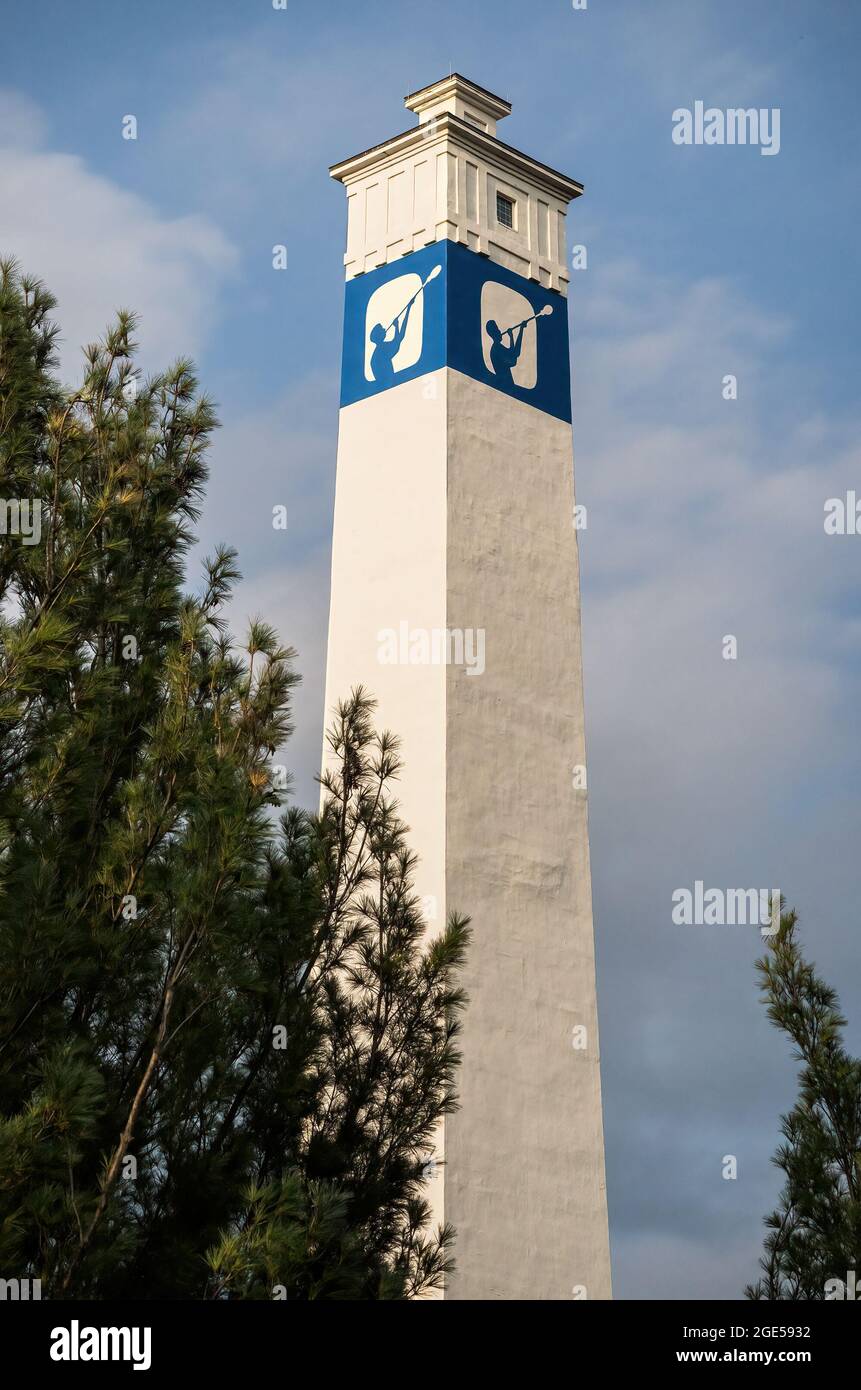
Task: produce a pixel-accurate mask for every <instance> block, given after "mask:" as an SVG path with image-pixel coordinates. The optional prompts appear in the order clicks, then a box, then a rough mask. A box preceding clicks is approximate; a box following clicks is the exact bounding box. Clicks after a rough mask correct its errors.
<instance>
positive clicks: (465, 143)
mask: <svg viewBox="0 0 861 1390" xmlns="http://www.w3.org/2000/svg"><path fill="white" fill-rule="evenodd" d="M446 138H451V139H452V140H453V141H455V142H456V143H457V144H458V145H459V146H461V147H462V148H466V149H471V150H473V151H474V152H475V153H476V154H479V155H481V156H483V158H484V159H486V160H488V161H490V162H492V163H494V164H497V165H499V166H500V167H501V168H503V169H506V170H509V171H513V172H516V173H519V174H521V175H522V176H524V177H526V178H528V179H530V180H531V181H532V183H533V184H535V186H536V187H538V188H543V189H544V190H545V191H546V192H547V193H550V194H552V195H553V196H554V197H556V198H559V199H561V200H562V201H563V202H566V203H567V202H570V201H571V200H572V199H573V198H579V197H580V194H581V193H582V192H583V185H582V183H578V182H577V180H576V179H572V178H569V177H568V175H567V174H561V173H559V171H558V170H556V169H551V168H549V166H548V165H546V164H541V163H539V161H538V160H537V159H532V158H531V156H530V155H527V154H523V153H522V152H521V151H520V150H515V149H513V148H512V146H511V145H506V144H504V143H503V141H501V140H497V139H496V138H495V136H492V135H487V134H486V133H485V132H484V131H483V130H478V129H477V128H476V127H475V126H473V125H470V123H469V122H468V121H463V120H461V119H460V117H459V116H455V115H454V114H453V113H452V112H450V111H443V112H441V113H440V114H439V115H437V116H434V117H433V118H432V120H430V121H426V122H424V123H423V124H420V125H417V126H413V127H412V128H411V129H410V130H405V131H404V132H403V134H401V135H395V136H393V137H392V138H391V139H390V140H385V141H383V143H382V144H381V145H374V146H372V148H371V149H369V150H363V151H362V153H361V154H355V155H352V156H351V158H349V159H344V160H341V161H340V162H339V163H338V164H333V165H332V166H331V168H330V169H329V173H330V175H331V176H332V178H333V179H337V180H338V182H339V183H343V184H350V183H352V182H353V181H354V180H355V179H357V178H360V177H361V176H362V175H363V174H367V173H368V172H369V171H370V170H371V169H373V168H375V167H378V168H383V167H385V165H387V164H389V163H392V162H394V161H395V160H397V159H402V158H403V156H404V155H405V154H409V153H410V151H411V150H413V149H416V148H420V147H421V146H422V145H427V146H428V147H429V148H430V147H432V146H434V145H436V144H438V143H440V142H444V141H445V139H446Z"/></svg>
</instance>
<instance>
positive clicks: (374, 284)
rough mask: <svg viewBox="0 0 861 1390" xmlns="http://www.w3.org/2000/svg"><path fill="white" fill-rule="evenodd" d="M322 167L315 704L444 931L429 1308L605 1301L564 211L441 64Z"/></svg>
mask: <svg viewBox="0 0 861 1390" xmlns="http://www.w3.org/2000/svg"><path fill="white" fill-rule="evenodd" d="M406 105H407V107H408V108H409V109H410V110H411V111H414V112H415V113H416V114H417V116H418V124H417V125H414V126H413V127H412V128H411V129H410V130H408V131H405V132H404V133H403V134H402V135H396V136H394V137H393V138H392V139H390V140H386V141H385V142H384V143H383V144H381V145H376V146H375V147H374V148H373V149H370V150H366V151H365V152H364V153H362V154H358V155H355V156H353V158H351V159H346V160H344V161H343V162H341V163H340V164H336V165H335V166H334V167H333V168H332V170H331V173H332V176H333V177H334V178H336V179H338V180H340V182H341V183H343V185H344V187H345V188H346V191H347V206H348V231H347V252H346V255H345V257H344V264H345V266H346V275H347V285H346V310H345V317H344V351H343V374H342V391H341V413H340V434H339V443H338V469H337V485H336V499H335V527H334V543H333V554H332V597H331V613H330V623H329V649H328V670H327V681H326V708H327V712H329V711H331V709H332V708H333V706H334V705H335V704H336V703H337V701H338V700H339V699H341V698H344V697H346V696H347V695H348V694H349V691H350V689H351V687H352V686H354V685H356V684H358V683H361V684H363V685H365V686H366V687H367V688H368V689H369V690H370V691H371V692H373V693H374V694H375V695H376V696H377V698H378V700H379V711H378V713H379V724H380V726H381V727H386V728H389V729H391V730H392V732H393V733H396V734H398V735H399V736H400V738H401V743H402V755H403V759H404V762H405V770H404V774H403V777H402V780H401V783H400V804H401V811H402V815H403V818H404V819H405V820H406V822H407V824H408V825H409V826H410V827H411V834H410V844H411V847H412V848H413V849H414V850H415V851H416V852H417V853H418V854H419V856H420V861H421V862H420V867H419V876H418V880H417V883H416V889H417V891H418V892H419V893H420V894H421V895H422V896H423V897H424V898H426V900H427V908H428V915H429V916H430V918H431V922H432V925H433V923H434V921H435V922H436V924H437V925H440V924H441V923H442V922H443V921H444V920H445V915H446V913H447V911H449V910H451V909H457V910H459V911H461V912H464V913H467V914H469V915H470V916H471V918H472V925H473V940H472V945H471V948H470V953H469V960H468V964H467V969H466V972H465V979H464V984H465V986H466V989H467V992H468V994H469V1000H470V1002H469V1005H468V1007H467V1011H466V1014H465V1019H464V1028H463V1035H462V1052H463V1065H462V1068H461V1072H460V1077H459V1093H460V1101H461V1108H460V1110H459V1111H458V1112H457V1113H456V1114H455V1115H453V1116H450V1117H448V1118H447V1120H446V1122H445V1127H444V1133H442V1134H441V1135H440V1149H441V1151H442V1152H441V1155H440V1156H441V1157H442V1158H443V1160H444V1161H443V1163H442V1164H441V1165H440V1168H439V1174H440V1176H439V1178H438V1179H437V1185H436V1191H435V1193H434V1196H435V1202H436V1207H437V1214H438V1216H440V1217H444V1218H445V1220H446V1221H450V1222H451V1223H452V1224H453V1225H454V1226H455V1228H456V1231H457V1240H456V1247H455V1258H456V1260H457V1272H456V1274H455V1275H454V1276H452V1277H451V1278H450V1279H449V1281H448V1283H447V1286H446V1290H445V1297H446V1298H454V1299H560V1298H572V1297H580V1298H583V1297H588V1298H593V1299H594V1298H599V1299H601V1298H609V1297H610V1259H609V1245H608V1233H607V1206H606V1190H605V1180H604V1150H603V1128H602V1119H601V1087H600V1070H599V1056H598V1022H597V1013H596V1000H595V964H594V947H593V936H592V896H591V885H590V877H589V841H588V830H587V807H586V790H585V763H586V754H585V743H584V730H583V691H582V676H581V660H580V594H579V575H578V558H577V531H576V529H575V524H574V487H573V466H572V440H571V393H570V376H569V361H568V315H567V299H566V297H565V296H566V292H567V288H568V273H567V268H566V267H567V256H566V242H565V215H566V209H567V207H568V203H569V202H570V201H571V199H572V198H576V197H578V196H579V195H580V193H582V191H583V190H582V187H581V185H580V184H578V183H576V182H575V181H574V180H573V179H570V178H567V177H566V176H565V175H563V174H559V173H557V172H555V171H554V170H553V169H549V168H547V166H546V165H544V164H541V163H539V162H538V161H537V160H536V159H532V158H530V157H529V156H527V155H525V154H521V153H520V152H519V151H518V150H515V149H512V148H511V147H510V146H509V145H505V144H503V143H502V142H501V141H500V140H499V139H498V138H497V135H496V125H497V122H498V121H499V120H500V119H501V118H502V117H504V116H507V115H508V114H509V112H510V110H511V107H510V105H509V103H508V102H507V101H503V100H502V99H501V98H500V97H497V96H494V95H493V94H492V93H491V92H488V91H485V90H484V89H483V88H482V87H478V86H476V85H475V84H474V83H472V82H468V81H466V80H465V79H464V78H462V77H460V76H459V75H457V74H454V75H452V76H450V77H446V78H443V79H442V80H441V81H439V82H435V83H434V84H433V85H432V86H430V87H425V88H423V89H422V91H420V92H415V93H413V94H412V95H411V96H409V97H407V98H406Z"/></svg>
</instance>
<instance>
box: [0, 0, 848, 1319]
mask: <svg viewBox="0 0 861 1390" xmlns="http://www.w3.org/2000/svg"><path fill="white" fill-rule="evenodd" d="M859 31H861V10H859V8H858V6H857V4H855V3H853V0H823V2H822V3H819V4H817V5H815V6H814V5H810V4H809V3H797V2H796V0H779V2H778V0H761V3H759V4H757V5H755V6H754V5H751V4H750V3H749V0H721V3H711V0H698V3H696V4H693V3H691V0H678V3H677V0H655V3H653V4H651V5H648V6H645V5H643V4H642V3H641V0H588V7H587V9H586V10H585V11H574V10H573V9H572V7H571V5H570V3H567V0H537V3H536V2H534V0H533V3H529V4H522V3H521V4H514V3H509V2H508V0H502V2H501V3H500V0H493V3H491V2H490V0H478V3H474V4H471V5H468V6H467V5H463V4H462V3H460V4H453V3H450V0H437V3H435V4H434V5H432V6H430V5H427V4H422V5H419V4H416V3H410V2H409V0H406V2H405V3H399V4H394V3H390V2H389V0H383V2H382V3H380V2H379V0H378V2H377V3H370V4H366V5H362V6H357V5H353V4H346V3H340V0H327V3H325V4H310V3H307V2H306V0H288V4H287V9H286V11H283V12H282V11H274V10H273V9H272V6H271V3H270V0H244V3H241V4H240V3H216V2H209V3H207V2H206V0H185V3H183V4H182V5H176V4H167V3H162V0H150V3H148V4H147V5H138V6H125V5H117V4H115V3H107V0H105V2H104V3H103V2H102V0H88V3H87V5H86V6H83V7H74V6H70V5H68V4H66V3H60V0H43V3H41V4H39V5H25V4H12V3H10V0H4V3H3V34H4V56H5V63H4V65H3V75H2V86H0V249H2V250H4V251H9V250H11V251H13V252H15V253H16V254H17V255H18V256H19V258H20V259H21V261H22V263H23V264H24V265H25V266H26V267H27V268H28V269H29V270H31V271H33V272H35V273H37V274H40V275H41V276H42V277H43V278H44V279H45V280H46V281H47V282H48V283H49V284H50V285H51V287H52V288H53V289H54V291H55V293H56V294H57V295H58V298H59V300H60V304H59V317H60V320H61V323H62V325H63V330H64V337H65V342H64V349H63V354H64V355H63V370H64V373H65V375H66V377H67V379H69V380H71V379H73V377H74V376H75V374H76V371H77V361H78V357H77V348H78V345H79V344H80V343H82V342H85V341H89V340H91V339H93V338H94V337H96V336H98V334H99V333H100V332H101V331H102V329H103V327H104V324H105V322H106V321H107V319H108V318H109V317H110V314H111V313H112V311H113V309H114V308H116V307H117V306H119V305H129V306H131V307H134V308H136V309H138V310H139V311H140V313H141V317H142V322H141V330H140V341H141V348H142V357H143V361H144V362H145V364H146V365H147V366H148V367H150V368H153V369H154V368H156V367H157V366H159V365H160V364H163V363H164V362H165V361H167V360H168V359H170V358H172V357H175V356H178V355H181V354H185V353H190V354H191V355H193V356H194V357H195V359H196V361H197V363H198V365H199V368H200V372H201V376H202V380H203V383H204V385H205V387H206V389H207V391H208V392H210V393H211V394H212V395H213V396H214V397H215V398H216V400H217V401H218V403H219V407H220V414H221V418H222V421H223V424H224V428H223V430H222V431H221V434H220V437H219V439H218V441H217V444H216V447H215V449H214V452H213V477H212V482H211V486H210V493H209V500H208V503H207V508H206V511H205V513H204V516H203V518H202V522H201V528H200V530H201V550H203V549H209V548H211V546H212V545H213V544H214V542H215V541H217V540H227V541H230V542H232V543H234V544H237V545H238V546H239V548H240V552H241V557H240V558H241V564H242V568H243V572H244V574H245V576H246V579H245V583H244V584H243V586H242V589H241V590H240V593H239V595H238V597H237V601H236V604H235V615H236V620H237V623H241V622H242V621H244V618H245V616H246V615H247V614H248V613H249V612H260V613H263V614H264V615H265V616H266V617H267V618H269V619H271V620H273V621H275V622H277V624H278V625H279V627H280V630H281V632H282V634H283V636H284V638H285V640H287V641H289V642H292V643H293V644H294V645H295V646H297V647H298V649H299V652H300V665H301V668H302V670H303V673H304V676H305V682H304V686H303V690H302V693H301V695H300V698H299V702H298V705H297V733H296V737H295V740H294V745H293V750H292V754H291V762H292V764H293V766H294V768H295V770H296V774H297V787H298V791H299V795H300V796H301V797H302V798H303V799H304V800H306V801H311V800H312V799H313V795H314V787H313V776H314V772H315V768H316V762H317V758H318V754H319V747H320V726H321V718H322V711H321V701H322V663H323V651H324V632H325V616H326V605H327V598H328V594H327V584H328V563H329V540H330V528H331V504H332V489H333V482H334V457H335V442H336V426H337V397H338V390H337V380H338V365H339V354H340V328H341V313H342V302H343V269H342V264H341V256H342V251H343V242H344V206H343V202H344V199H343V190H342V189H341V187H340V186H339V185H337V184H335V183H333V182H332V181H331V180H330V179H329V178H328V174H327V168H328V165H329V164H331V163H334V162H335V161H336V160H339V159H342V158H344V157H346V156H348V155H350V154H353V153H355V152H356V151H358V150H361V149H364V148H366V147H368V146H370V145H372V144H375V143H377V142H379V141H380V140H382V139H384V138H386V137H387V136H389V135H392V134H394V133H396V132H397V131H399V130H403V129H406V128H407V127H408V126H409V125H411V124H412V122H413V117H412V115H411V114H410V113H409V112H407V111H405V110H404V108H403V105H402V98H403V96H404V95H405V94H406V93H407V92H409V91H413V90H415V89H416V88H418V87H421V86H423V85H425V84H427V83H429V82H431V81H433V80H434V79H436V78H437V77H439V76H441V75H444V74H446V73H448V71H449V70H450V68H452V67H453V68H454V69H456V70H457V71H460V72H462V73H464V74H465V75H467V76H469V77H470V78H472V79H473V80H474V81H477V82H479V83H480V84H482V85H483V86H486V87H489V88H490V89H491V90H492V91H495V92H499V93H500V94H502V95H504V96H506V97H507V98H508V99H510V100H511V101H512V103H513V107H514V109H513V114H512V115H511V116H510V117H509V118H508V119H507V120H506V122H505V124H504V126H503V127H502V129H501V131H500V134H501V136H502V138H504V139H505V140H506V141H508V142H509V143H512V144H515V145H517V146H519V147H521V148H523V149H525V150H526V151H528V152H529V153H531V154H534V155H535V156H536V157H538V158H540V159H542V160H544V161H545V162H546V163H548V164H551V165H554V166H555V167H557V168H559V169H562V170H563V171H565V172H566V173H570V174H572V175H573V176H574V177H576V178H578V179H580V180H582V181H583V182H584V183H585V185H586V194H585V197H584V198H582V199H581V200H579V201H578V203H577V204H576V205H575V206H574V209H573V215H572V217H571V218H570V219H569V222H570V233H569V234H570V236H571V239H572V240H573V241H575V242H582V243H584V244H586V246H587V247H588V269H587V270H585V271H582V272H577V273H573V274H572V323H573V361H574V408H575V425H574V428H575V451H576V481H577V490H578V499H579V500H580V501H582V502H585V503H586V505H587V506H588V509H589V529H588V531H587V532H586V533H585V534H584V536H583V545H582V566H583V585H584V588H583V622H584V641H585V653H584V663H585V681H586V700H587V733H588V738H589V749H590V805H591V831H592V851H593V873H594V891H595V911H596V936H597V947H598V967H599V1003H600V1011H601V1027H602V1060H603V1070H604V1090H605V1109H606V1126H607V1155H608V1174H609V1191H610V1211H611V1236H612V1242H613V1251H614V1274H615V1282H616V1292H617V1295H618V1296H621V1297H668V1298H673V1297H685V1296H695V1297H707V1296H717V1297H737V1296H739V1295H740V1292H741V1289H742V1287H743V1285H744V1283H745V1282H746V1281H747V1280H748V1279H750V1278H751V1277H753V1276H754V1275H755V1272H756V1271H755V1266H756V1259H757V1256H758V1252H759V1246H760V1242H761V1225H760V1222H761V1217H762V1215H763V1214H764V1213H765V1211H766V1210H768V1208H769V1206H770V1204H771V1203H772V1202H773V1200H774V1197H775V1195H776V1185H777V1183H776V1174H775V1172H774V1170H773V1169H772V1168H771V1166H770V1163H769V1157H770V1154H771V1153H772V1151H773V1149H774V1147H775V1144H776V1141H777V1126H778V1117H779V1114H780V1112H781V1110H783V1109H786V1108H787V1107H788V1106H789V1105H790V1104H791V1103H792V1100H793V1096H794V1084H793V1068H792V1065H791V1062H790V1060H789V1057H788V1052H787V1049H786V1047H785V1045H784V1044H783V1042H782V1041H781V1040H780V1039H779V1038H778V1036H777V1035H776V1034H775V1033H774V1032H773V1030H771V1029H770V1027H769V1026H768V1024H767V1023H766V1022H765V1020H764V1017H763V1014H762V1009H761V1007H760V1005H759V1004H758V1002H757V997H756V984H755V979H754V975H753V968H752V962H753V959H754V958H755V956H756V954H757V951H758V941H757V939H756V937H755V936H753V937H752V936H751V935H749V934H745V933H744V931H743V930H742V929H740V928H727V929H725V930H724V931H723V932H722V933H721V932H720V931H719V930H717V929H704V928H699V929H697V928H688V929H682V928H678V927H673V925H672V923H671V921H670V906H669V905H670V901H671V894H672V890H673V889H674V888H675V887H679V886H692V885H693V882H694V881H695V880H696V879H703V880H705V881H706V882H707V883H709V884H714V885H733V886H735V885H739V886H741V885H744V886H754V885H756V886H760V885H762V886H765V885H777V886H780V887H781V889H782V890H783V892H784V894H785V895H786V896H787V897H789V898H790V899H791V900H792V901H794V902H795V903H796V904H797V905H798V906H799V908H800V910H801V912H802V915H803V923H804V932H805V940H806V941H807V943H808V945H809V948H810V950H811V953H812V954H813V956H814V957H815V959H816V960H817V962H818V963H819V964H820V966H821V968H822V970H823V972H824V973H826V974H827V975H828V977H829V978H830V979H831V980H832V981H833V982H834V983H835V984H836V985H837V986H838V987H839V988H840V990H841V992H842V995H843V1002H844V1006H845V1008H846V1010H847V1011H848V1013H849V1015H850V1018H851V1019H852V1024H851V1028H850V1037H851V1040H852V1042H853V1044H854V1046H855V1047H856V1048H859V1047H861V971H859V963H861V948H859V944H858V942H859V936H858V924H857V908H856V898H857V893H856V882H855V875H854V867H855V863H856V859H857V845H858V842H859V829H860V828H861V827H859V814H858V807H859V799H858V787H859V774H861V755H859V744H858V738H857V723H858V717H857V710H858V707H859V694H861V691H859V660H858V650H859V643H858V639H859V634H861V622H859V605H858V574H859V559H861V537H855V538H853V537H848V536H847V537H827V536H825V534H824V531H823V524H822V522H823V504H824V501H825V499H826V498H828V497H830V496H839V495H844V494H845V492H846V490H847V489H849V488H853V487H855V488H857V489H858V491H859V493H861V473H859V466H858V465H859V447H858V438H859V431H858V414H859V410H858V387H857V383H858V380H859V368H861V362H859V334H858V331H857V314H858V289H857V287H858V283H859V250H858V242H859V238H858V232H857V229H858V225H859V213H861V208H859V202H861V193H859V183H858V178H857V147H858V139H859V124H861V123H859V110H858V101H859V98H858V84H857V71H856V68H857V54H858V51H859V38H861V32H859ZM696 100H703V101H704V102H705V103H706V105H713V106H719V107H727V106H745V107H748V106H757V107H779V108H780V112H781V148H780V152H779V154H777V155H775V156H773V157H763V156H762V155H761V154H760V153H759V151H758V150H757V149H755V148H740V147H735V148H730V147H709V148H704V147H690V148H680V147H678V146H676V145H674V144H673V142H672V140H671V129H672V120H671V117H672V112H673V110H674V109H675V108H677V107H692V106H693V103H694V102H695V101H696ZM129 113H131V114H134V115H135V116H136V118H137V121H138V139H137V140H136V141H127V140H123V139H122V138H121V122H122V118H123V116H124V115H126V114H129ZM275 243H284V244H285V245H286V246H287V254H288V264H287V269H286V271H284V272H276V271H274V270H273V269H272V246H273V244H275ZM726 373H733V374H735V375H737V377H738V383H739V397H738V400H737V401H735V402H726V401H724V400H723V399H722V396H721V380H722V377H723V376H724V374H726ZM279 502H282V503H285V504H286V505H287V507H288V514H289V518H290V525H289V528H288V531H287V532H286V533H282V532H274V531H273V530H272V527H271V514H272V506H273V505H274V504H275V503H279ZM725 633H734V634H737V636H738V639H739V659H738V661H737V662H735V663H728V662H724V661H723V660H721V657H720V644H721V638H722V636H723V634H725ZM463 906H464V907H466V908H467V909H468V905H463ZM726 1153H734V1154H736V1155H737V1156H738V1159H739V1178H738V1180H737V1181H735V1182H726V1181H723V1180H722V1179H721V1176H720V1161H721V1158H722V1156H723V1155H724V1154H726Z"/></svg>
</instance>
